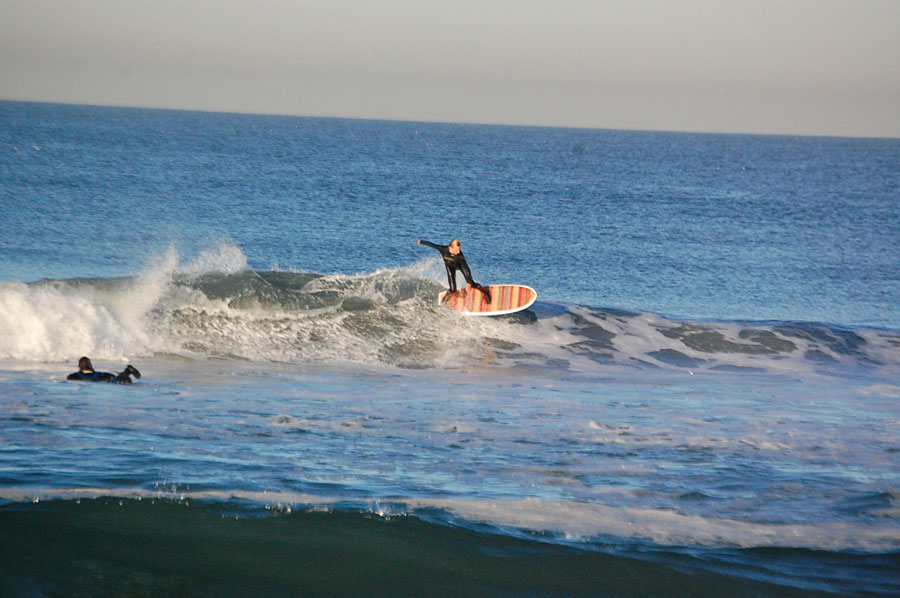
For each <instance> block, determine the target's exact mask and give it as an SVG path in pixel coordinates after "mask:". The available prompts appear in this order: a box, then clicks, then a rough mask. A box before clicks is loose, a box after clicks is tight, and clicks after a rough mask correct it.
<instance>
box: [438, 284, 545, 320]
mask: <svg viewBox="0 0 900 598" xmlns="http://www.w3.org/2000/svg"><path fill="white" fill-rule="evenodd" d="M487 288H488V291H489V292H490V294H491V302H490V303H488V301H487V297H485V295H484V293H482V292H481V291H480V290H478V289H473V290H471V291H469V292H467V291H466V290H465V289H460V290H458V291H455V292H453V293H450V294H449V296H448V293H449V291H444V292H443V293H441V294H440V295H438V303H439V304H440V305H444V306H446V307H449V308H450V309H455V310H457V311H461V312H462V313H463V315H466V316H502V315H504V314H514V313H516V312H517V311H522V310H523V309H528V308H529V307H531V305H532V304H533V303H534V302H535V300H536V299H537V291H535V290H534V289H532V288H531V287H529V286H525V285H522V284H492V285H491V286H489V287H487ZM445 299H446V300H445Z"/></svg>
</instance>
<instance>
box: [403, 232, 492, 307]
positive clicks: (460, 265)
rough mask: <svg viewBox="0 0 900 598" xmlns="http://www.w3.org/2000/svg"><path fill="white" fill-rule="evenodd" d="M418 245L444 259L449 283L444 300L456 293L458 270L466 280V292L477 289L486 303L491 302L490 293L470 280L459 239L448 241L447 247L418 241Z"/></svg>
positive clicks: (470, 273) (469, 272)
mask: <svg viewBox="0 0 900 598" xmlns="http://www.w3.org/2000/svg"><path fill="white" fill-rule="evenodd" d="M419 245H428V246H429V247H432V248H434V249H437V250H438V251H440V252H441V257H442V258H444V266H445V267H446V268H447V279H448V281H449V282H450V292H449V293H447V295H445V297H444V299H445V300H446V299H447V298H449V297H450V295H451V294H452V293H455V292H456V271H457V270H459V271H460V272H462V275H463V277H465V279H466V290H467V291H471V290H472V289H473V288H475V289H478V290H479V291H481V292H482V293H484V297H485V299H487V302H488V303H490V302H491V293H490V291H488V290H487V289H486V288H484V287H483V286H481V285H480V284H478V283H477V282H475V281H474V280H472V272H471V271H470V270H469V264H467V263H466V257H465V256H464V255H463V254H462V248H461V246H460V243H459V239H453V240H452V241H450V244H449V245H437V244H436V243H430V242H428V241H424V240H422V239H419Z"/></svg>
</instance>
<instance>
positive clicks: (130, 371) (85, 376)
mask: <svg viewBox="0 0 900 598" xmlns="http://www.w3.org/2000/svg"><path fill="white" fill-rule="evenodd" d="M132 376H134V377H135V378H137V379H138V380H140V379H141V373H140V372H139V371H137V368H135V367H134V366H133V365H131V364H128V366H126V367H125V371H124V372H120V373H118V374H110V373H109V372H95V371H94V364H92V363H91V360H90V359H88V358H87V357H82V358H81V359H79V360H78V371H77V372H73V373H71V374H69V376H68V377H67V378H66V380H85V381H87V382H114V383H116V384H131V377H132Z"/></svg>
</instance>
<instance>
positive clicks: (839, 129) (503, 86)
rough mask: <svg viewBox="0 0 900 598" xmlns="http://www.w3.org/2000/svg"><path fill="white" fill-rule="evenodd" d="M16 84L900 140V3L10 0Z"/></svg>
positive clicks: (2, 59)
mask: <svg viewBox="0 0 900 598" xmlns="http://www.w3.org/2000/svg"><path fill="white" fill-rule="evenodd" d="M0 99H18V100H37V101H53V102H71V103H90V104H102V105H126V106H148V107H165V108H188V109H199V110H216V111H233V112H259V113H278V114H298V115H309V116H347V117H363V118H379V119H381V118H385V119H398V120H429V121H454V122H479V123H509V124H533V125H552V126H577V127H593V128H618V129H652V130H657V129H658V130H679V131H720V132H751V133H788V134H814V135H854V136H879V137H900V0H777V1H776V0H741V1H735V0H621V1H620V0H611V1H605V0H593V1H589V0H585V1H581V0H548V1H544V0H516V1H512V0H452V1H451V0H371V1H366V0H146V1H145V0H77V1H75V0H0Z"/></svg>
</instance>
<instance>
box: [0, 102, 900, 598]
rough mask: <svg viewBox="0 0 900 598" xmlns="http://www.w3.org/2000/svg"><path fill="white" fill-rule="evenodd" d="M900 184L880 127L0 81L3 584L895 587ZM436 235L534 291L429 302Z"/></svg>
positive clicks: (1, 587) (268, 588) (439, 280)
mask: <svg viewBox="0 0 900 598" xmlns="http://www.w3.org/2000/svg"><path fill="white" fill-rule="evenodd" d="M898 198H900V140H891V139H831V138H803V137H766V136H734V135H697V134H674V133H653V132H625V131H597V130H576V129H551V128H521V127H501V126H475V125H454V124H427V123H408V122H377V121H357V120H340V119H311V118H290V117H272V116H253V115H233V114H209V113H194V112H176V111H154V110H138V109H115V108H98V107H84V106H66V105H47V104H33V103H14V102H0V223H2V228H3V234H2V235H0V555H2V558H0V595H3V596H122V595H129V596H144V595H146V596H157V595H167V596H171V595H184V596H221V595H226V596H227V595H233V596H248V595H253V596H282V595H288V596H294V595H361V596H362V595H364V596H369V595H410V596H413V595H414V596H419V595H437V596H441V595H443V596H471V595H484V596H563V595H564V596H610V597H612V596H616V597H622V596H626V597H630V596H897V595H900V301H898V297H900V199H898ZM452 237H459V238H460V239H461V240H462V247H463V251H464V253H465V254H466V256H467V259H468V262H469V265H470V267H471V268H472V270H473V274H474V277H475V279H476V280H477V281H479V282H481V283H484V284H490V283H502V282H509V283H520V284H528V285H530V286H532V287H534V288H535V289H536V290H537V292H538V301H537V303H536V304H535V305H534V306H533V308H531V309H530V310H528V311H526V312H523V313H521V314H517V315H514V316H508V317H500V318H465V317H463V316H461V315H460V314H458V313H456V312H452V311H450V310H447V309H445V308H443V307H441V306H439V305H437V304H436V296H437V294H438V293H439V292H440V291H441V290H442V289H443V288H444V287H445V285H446V277H445V274H444V271H443V266H442V264H441V262H440V259H439V257H438V254H437V253H436V252H434V251H433V250H431V249H428V248H425V247H418V246H417V245H416V240H417V239H420V238H424V239H428V240H431V241H435V242H441V243H446V242H447V241H449V240H450V238H452ZM82 355H87V356H90V357H91V358H92V359H93V361H94V364H95V365H96V366H97V368H98V369H100V370H105V371H121V370H122V369H124V367H125V365H126V364H128V363H131V364H134V365H135V366H136V367H137V368H138V369H139V370H141V372H142V373H143V377H142V378H141V379H140V380H138V381H136V382H135V384H134V385H132V386H119V385H112V384H87V383H76V382H67V381H66V375H67V374H69V373H70V372H72V371H74V370H75V369H76V366H75V364H76V362H77V360H78V358H79V357H80V356H82Z"/></svg>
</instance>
